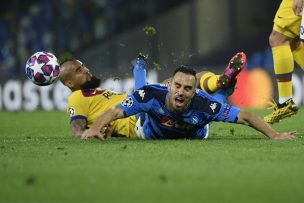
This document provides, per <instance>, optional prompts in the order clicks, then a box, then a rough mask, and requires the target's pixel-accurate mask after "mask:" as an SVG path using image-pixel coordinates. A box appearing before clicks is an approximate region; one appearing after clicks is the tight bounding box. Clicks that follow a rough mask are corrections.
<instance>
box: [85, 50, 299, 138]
mask: <svg viewBox="0 0 304 203" xmlns="http://www.w3.org/2000/svg"><path fill="white" fill-rule="evenodd" d="M244 64H245V54H244V53H238V54H237V55H236V56H234V57H233V58H232V59H231V61H230V62H229V64H228V67H227V68H226V70H225V72H224V74H223V75H225V76H227V78H228V80H226V81H225V82H224V84H227V83H228V84H229V85H228V86H227V87H230V88H223V89H219V90H217V91H216V93H215V94H214V95H213V96H210V95H209V94H207V93H205V92H203V91H201V90H198V89H196V85H197V83H198V81H197V80H198V79H197V77H196V72H195V71H194V70H192V69H190V68H187V67H184V66H181V67H179V68H177V69H176V70H175V72H174V74H173V76H172V78H171V79H170V81H169V82H168V85H165V84H155V85H146V86H143V87H141V88H139V89H138V90H136V91H135V92H134V93H133V94H131V95H129V96H127V97H126V98H125V99H124V100H123V102H121V103H120V104H119V105H117V106H115V107H112V108H111V109H108V110H107V111H105V112H103V113H102V114H101V115H100V116H99V117H98V118H97V119H96V121H95V122H94V123H93V125H92V126H91V128H90V129H88V130H86V131H85V132H84V133H83V134H82V136H81V137H82V139H89V138H92V137H97V138H99V139H101V140H103V139H104V135H103V134H102V133H100V129H102V128H103V127H104V126H106V125H107V124H108V123H110V122H111V121H113V120H117V119H121V118H125V117H128V116H132V115H140V116H139V119H138V120H137V123H136V133H137V136H138V137H140V138H143V139H177V138H189V139H195V138H198V139H202V138H207V136H208V128H209V124H210V123H211V122H213V121H222V122H229V123H239V124H244V125H248V126H251V127H253V128H255V129H256V130H258V131H260V132H262V133H263V134H265V135H266V136H268V137H269V138H271V139H282V140H285V139H293V138H294V132H284V133H278V132H276V131H275V130H274V129H273V128H272V127H270V126H269V125H268V124H267V123H266V122H265V121H264V120H263V119H262V118H260V117H258V116H256V115H254V114H252V113H249V112H245V111H241V110H240V109H239V108H237V107H234V106H231V105H229V104H226V103H224V101H225V99H226V98H227V96H229V95H230V94H231V92H232V90H233V88H234V84H233V82H232V81H233V80H235V76H236V75H237V73H238V71H239V70H241V69H242V68H243V67H244ZM143 112H144V113H145V114H143Z"/></svg>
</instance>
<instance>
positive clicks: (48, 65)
mask: <svg viewBox="0 0 304 203" xmlns="http://www.w3.org/2000/svg"><path fill="white" fill-rule="evenodd" d="M25 73H26V76H27V77H28V78H29V79H30V80H31V81H32V82H33V83H34V84H36V85H39V86H46V85H50V84H52V83H53V82H55V81H56V80H57V79H58V76H59V74H60V69H59V63H58V60H57V58H56V56H55V55H54V54H52V53H50V52H45V51H42V52H37V53H35V54H33V55H32V56H31V57H30V58H29V59H28V60H27V62H26V66H25Z"/></svg>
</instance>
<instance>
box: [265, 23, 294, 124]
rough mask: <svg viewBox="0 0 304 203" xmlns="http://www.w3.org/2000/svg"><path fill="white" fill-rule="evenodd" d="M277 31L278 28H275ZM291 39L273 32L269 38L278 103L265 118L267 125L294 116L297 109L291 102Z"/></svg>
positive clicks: (292, 63) (292, 60) (292, 64)
mask: <svg viewBox="0 0 304 203" xmlns="http://www.w3.org/2000/svg"><path fill="white" fill-rule="evenodd" d="M277 29H279V28H277ZM292 41H293V39H292V38H291V37H288V36H285V35H283V34H281V33H280V32H277V31H275V30H273V31H272V33H271V34H270V37H269V44H270V46H271V48H272V55H273V63H274V72H275V75H276V78H277V84H278V93H279V103H278V104H274V107H273V108H274V111H273V112H272V113H271V114H269V115H267V116H265V117H264V119H265V121H266V122H268V123H275V122H278V121H280V120H281V119H283V118H285V117H288V116H291V115H294V114H296V113H297V111H298V107H297V106H296V105H295V104H294V102H293V100H292V72H293V70H294V58H293V53H292V48H294V47H296V44H292Z"/></svg>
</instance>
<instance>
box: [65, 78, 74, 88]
mask: <svg viewBox="0 0 304 203" xmlns="http://www.w3.org/2000/svg"><path fill="white" fill-rule="evenodd" d="M64 85H65V86H67V87H69V88H70V89H71V88H73V87H74V83H73V82H72V81H71V80H66V81H65V82H64Z"/></svg>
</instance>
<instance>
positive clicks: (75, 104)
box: [67, 94, 89, 122]
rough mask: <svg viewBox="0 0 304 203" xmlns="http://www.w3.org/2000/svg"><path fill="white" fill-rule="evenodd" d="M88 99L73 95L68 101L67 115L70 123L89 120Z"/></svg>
mask: <svg viewBox="0 0 304 203" xmlns="http://www.w3.org/2000/svg"><path fill="white" fill-rule="evenodd" d="M88 106H89V105H88V101H87V98H85V97H82V96H79V95H78V94H74V95H71V96H70V97H69V99H68V107H67V113H68V115H69V117H70V122H72V121H73V120H76V119H87V117H88V113H89V107H88Z"/></svg>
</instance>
